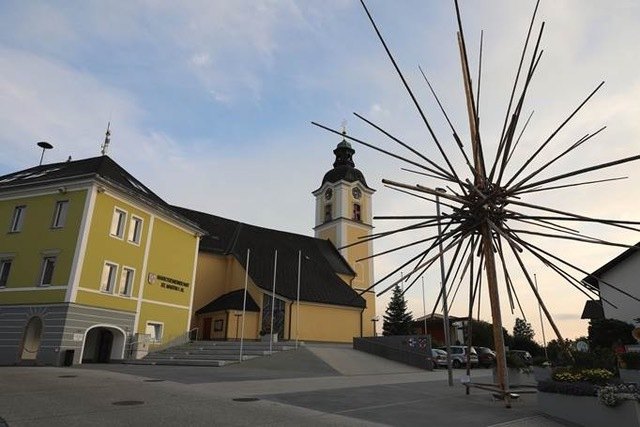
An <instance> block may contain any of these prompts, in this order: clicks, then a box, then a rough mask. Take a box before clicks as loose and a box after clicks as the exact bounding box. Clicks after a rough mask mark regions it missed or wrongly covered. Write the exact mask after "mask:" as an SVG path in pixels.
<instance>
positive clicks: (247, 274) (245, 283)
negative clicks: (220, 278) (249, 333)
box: [240, 248, 251, 362]
mask: <svg viewBox="0 0 640 427" xmlns="http://www.w3.org/2000/svg"><path fill="white" fill-rule="evenodd" d="M250 256H251V249H249V248H247V263H246V266H245V271H244V297H243V299H242V333H241V334H240V362H242V347H243V344H244V314H245V312H246V310H247V284H248V283H249V257H250Z"/></svg>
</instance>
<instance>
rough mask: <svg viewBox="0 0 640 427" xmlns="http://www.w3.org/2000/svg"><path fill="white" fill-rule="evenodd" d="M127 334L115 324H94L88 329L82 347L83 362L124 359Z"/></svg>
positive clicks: (106, 361)
mask: <svg viewBox="0 0 640 427" xmlns="http://www.w3.org/2000/svg"><path fill="white" fill-rule="evenodd" d="M124 344H125V334H124V331H122V329H120V328H117V327H115V326H102V325H100V326H94V327H92V328H91V329H88V330H87V332H86V334H85V338H84V345H83V347H82V363H109V362H110V361H111V360H113V359H122V357H123V355H124Z"/></svg>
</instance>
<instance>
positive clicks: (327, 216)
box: [324, 203, 332, 222]
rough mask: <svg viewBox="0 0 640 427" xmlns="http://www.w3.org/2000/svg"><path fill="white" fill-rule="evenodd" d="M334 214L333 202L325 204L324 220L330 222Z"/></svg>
mask: <svg viewBox="0 0 640 427" xmlns="http://www.w3.org/2000/svg"><path fill="white" fill-rule="evenodd" d="M331 218H332V215H331V204H330V203H328V204H326V205H324V222H328V221H331Z"/></svg>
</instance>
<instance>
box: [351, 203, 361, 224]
mask: <svg viewBox="0 0 640 427" xmlns="http://www.w3.org/2000/svg"><path fill="white" fill-rule="evenodd" d="M352 219H353V220H354V221H362V218H361V215H360V204H358V203H354V204H353V217H352Z"/></svg>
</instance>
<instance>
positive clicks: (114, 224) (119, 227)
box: [109, 206, 129, 240]
mask: <svg viewBox="0 0 640 427" xmlns="http://www.w3.org/2000/svg"><path fill="white" fill-rule="evenodd" d="M128 215H129V213H128V212H127V211H126V210H124V209H122V208H119V207H117V206H116V207H114V208H113V216H112V217H111V228H110V229H109V235H110V236H111V237H115V238H116V239H120V240H122V239H124V231H125V229H126V228H127V216H128ZM120 219H122V221H121V220H120Z"/></svg>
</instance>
